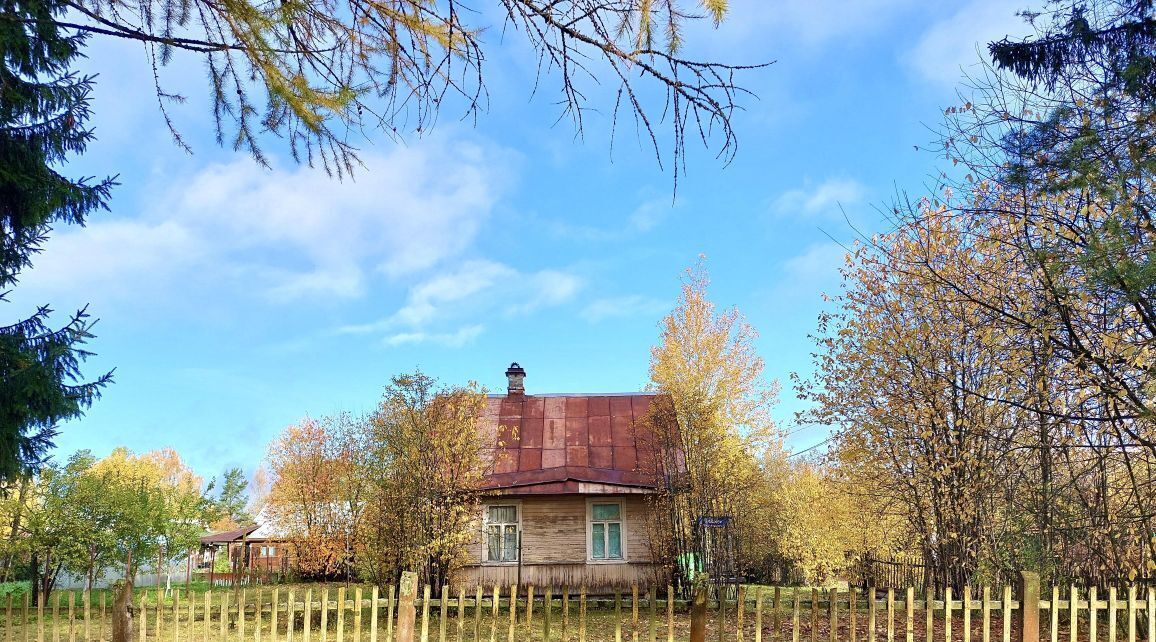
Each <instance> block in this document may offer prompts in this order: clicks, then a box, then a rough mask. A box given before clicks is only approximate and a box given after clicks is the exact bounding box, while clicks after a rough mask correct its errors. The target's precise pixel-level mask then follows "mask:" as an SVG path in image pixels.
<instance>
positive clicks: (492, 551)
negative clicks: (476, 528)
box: [486, 526, 502, 562]
mask: <svg viewBox="0 0 1156 642" xmlns="http://www.w3.org/2000/svg"><path fill="white" fill-rule="evenodd" d="M486 545H487V549H488V550H487V554H486V559H487V560H489V561H491V562H498V561H501V559H502V527H501V526H490V528H489V532H488V533H487V537H486Z"/></svg>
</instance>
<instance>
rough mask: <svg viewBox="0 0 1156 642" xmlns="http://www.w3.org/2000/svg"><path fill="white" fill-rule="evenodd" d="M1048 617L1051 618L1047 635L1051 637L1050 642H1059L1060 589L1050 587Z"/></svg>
mask: <svg viewBox="0 0 1156 642" xmlns="http://www.w3.org/2000/svg"><path fill="white" fill-rule="evenodd" d="M1048 616H1049V617H1050V618H1051V620H1050V621H1051V630H1050V631H1048V635H1049V636H1051V639H1052V642H1059V641H1060V587H1059V586H1055V585H1053V586H1052V604H1051V606H1050V607H1049V608H1048Z"/></svg>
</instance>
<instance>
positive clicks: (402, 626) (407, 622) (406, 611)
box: [396, 571, 417, 642]
mask: <svg viewBox="0 0 1156 642" xmlns="http://www.w3.org/2000/svg"><path fill="white" fill-rule="evenodd" d="M416 597H417V573H412V572H410V571H406V572H404V573H402V574H401V584H400V585H399V586H398V590H397V638H396V640H397V642H413V623H414V617H415V616H416V612H415V611H414V606H413V602H414V599H415V598H416Z"/></svg>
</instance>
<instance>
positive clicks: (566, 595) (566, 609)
mask: <svg viewBox="0 0 1156 642" xmlns="http://www.w3.org/2000/svg"><path fill="white" fill-rule="evenodd" d="M651 615H652V616H653V613H652V614H651ZM652 619H653V618H652ZM569 628H570V587H569V585H566V586H563V587H562V642H568V633H569V631H568V629H569ZM650 642H655V641H654V639H653V636H651V640H650Z"/></svg>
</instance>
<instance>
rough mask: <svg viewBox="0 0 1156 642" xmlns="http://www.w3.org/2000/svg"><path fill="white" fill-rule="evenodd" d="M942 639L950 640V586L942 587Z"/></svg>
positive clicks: (948, 641)
mask: <svg viewBox="0 0 1156 642" xmlns="http://www.w3.org/2000/svg"><path fill="white" fill-rule="evenodd" d="M943 639H944V640H946V642H951V587H950V586H948V587H947V588H945V589H943Z"/></svg>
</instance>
